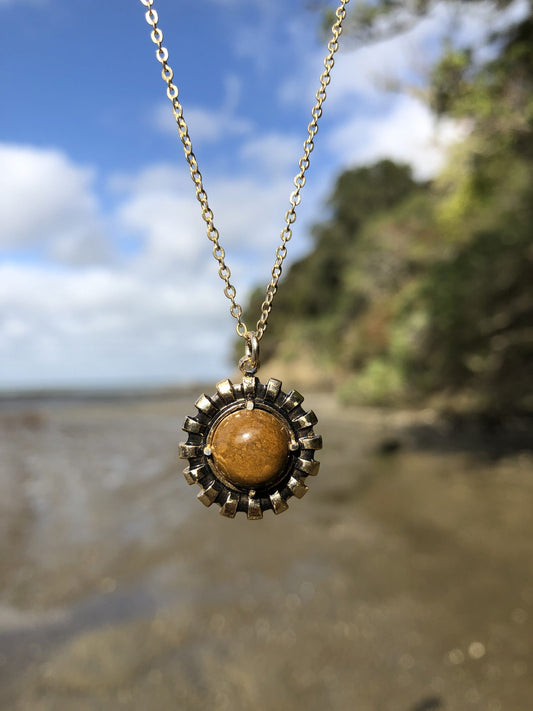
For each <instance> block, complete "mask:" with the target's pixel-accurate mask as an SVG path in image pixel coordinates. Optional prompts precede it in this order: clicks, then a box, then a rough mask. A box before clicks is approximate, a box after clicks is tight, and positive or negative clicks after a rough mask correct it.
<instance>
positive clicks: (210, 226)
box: [141, 0, 350, 341]
mask: <svg viewBox="0 0 533 711" xmlns="http://www.w3.org/2000/svg"><path fill="white" fill-rule="evenodd" d="M141 2H142V4H143V5H144V6H145V7H147V8H148V10H147V12H146V15H145V17H146V22H147V23H148V24H149V25H150V26H151V27H152V32H151V35H150V36H151V39H152V42H153V43H154V44H155V45H156V46H157V49H156V52H155V56H156V58H157V60H158V62H160V63H161V66H162V69H161V77H162V78H163V81H164V82H165V84H166V85H167V96H168V98H169V100H170V102H171V103H172V112H173V114H174V118H175V119H176V124H177V126H178V132H179V137H180V139H181V142H182V144H183V150H184V152H185V158H186V159H187V163H188V164H189V170H190V172H191V178H192V180H193V182H194V185H195V187H196V197H197V199H198V202H199V203H200V206H201V208H202V217H203V219H204V222H205V223H206V225H207V237H208V238H209V239H210V240H211V242H212V243H213V250H212V251H213V257H214V258H215V259H216V261H217V262H218V275H219V276H220V278H221V279H222V281H223V282H224V284H225V286H224V294H225V295H226V297H227V298H228V299H229V301H230V302H231V306H230V313H231V315H232V316H233V318H235V319H236V321H237V326H236V330H237V333H238V334H239V336H242V338H245V339H246V340H247V341H249V340H250V332H249V331H248V328H247V327H246V324H245V323H244V322H243V320H242V306H241V305H240V304H239V303H238V302H237V300H236V296H237V293H236V291H235V287H234V286H233V284H232V283H231V281H230V277H231V271H230V269H229V267H228V266H227V264H226V262H225V256H226V253H225V252H224V249H223V247H222V245H221V244H220V235H219V232H218V230H217V228H216V227H215V224H214V222H213V212H212V210H211V208H210V207H209V203H208V201H207V193H206V191H205V189H204V185H203V181H202V174H201V173H200V170H199V168H198V162H197V160H196V156H195V155H194V152H193V149H192V143H191V139H190V137H189V129H188V126H187V123H186V122H185V119H184V117H183V108H182V106H181V103H180V101H179V99H178V87H177V86H176V85H175V84H174V83H173V81H172V80H173V78H174V71H173V70H172V68H171V66H170V65H169V63H168V50H167V49H166V47H164V46H163V32H162V31H161V29H160V28H159V26H158V22H159V16H158V14H157V11H156V10H155V9H154V0H141ZM349 2H350V0H341V2H340V4H339V7H338V8H337V10H336V12H335V15H336V18H337V19H336V21H335V23H334V24H333V27H332V28H331V32H332V37H331V39H330V41H329V42H328V54H327V56H326V58H325V59H324V71H323V72H322V74H321V75H320V88H319V89H318V91H317V92H316V95H315V96H316V103H315V105H314V106H313V109H312V111H311V116H312V120H311V123H310V124H309V126H308V127H307V138H306V139H305V141H304V152H303V155H302V157H301V158H300V160H299V162H298V167H299V169H300V170H299V172H298V174H297V175H296V177H295V178H294V187H295V190H294V191H293V192H292V193H291V195H290V198H289V203H290V208H289V209H288V210H287V212H286V213H285V225H284V227H283V229H282V230H281V244H280V245H278V247H277V249H276V259H275V261H274V266H273V267H272V273H271V279H270V283H269V284H268V286H267V290H266V296H265V300H264V301H263V303H262V304H261V317H260V318H259V321H258V322H257V326H256V329H257V330H256V332H255V336H256V338H257V340H258V341H259V340H260V339H261V338H262V336H263V333H264V332H265V329H266V327H267V322H268V316H269V314H270V310H271V309H272V300H273V299H274V296H275V294H276V291H277V290H278V282H279V279H280V277H281V271H282V265H283V261H284V260H285V257H286V256H287V246H286V245H287V242H288V241H289V240H290V239H291V237H292V225H293V224H294V222H295V220H296V207H297V205H299V204H300V200H301V190H302V188H303V186H304V185H305V172H306V170H307V169H308V168H309V163H310V155H311V152H312V150H313V148H314V138H315V135H316V133H317V131H318V120H319V118H320V117H321V115H322V104H323V103H324V101H325V100H326V87H327V86H328V84H329V82H330V80H331V70H332V68H333V65H334V63H335V62H334V55H335V52H336V51H337V50H338V48H339V37H340V34H341V32H342V23H343V21H344V18H345V17H346V5H347V4H348V3H349Z"/></svg>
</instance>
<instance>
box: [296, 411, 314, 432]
mask: <svg viewBox="0 0 533 711" xmlns="http://www.w3.org/2000/svg"><path fill="white" fill-rule="evenodd" d="M317 422H318V419H317V416H316V415H315V413H314V412H313V410H309V412H306V413H305V415H301V416H300V417H297V418H296V419H295V420H293V424H294V425H296V427H299V428H302V429H303V428H304V427H312V426H313V425H316V423H317Z"/></svg>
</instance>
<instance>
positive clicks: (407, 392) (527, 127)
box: [247, 2, 533, 412]
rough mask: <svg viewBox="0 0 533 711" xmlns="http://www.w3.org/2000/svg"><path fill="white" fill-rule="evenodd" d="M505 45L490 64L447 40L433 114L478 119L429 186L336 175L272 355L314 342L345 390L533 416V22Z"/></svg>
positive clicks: (403, 174)
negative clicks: (475, 59)
mask: <svg viewBox="0 0 533 711" xmlns="http://www.w3.org/2000/svg"><path fill="white" fill-rule="evenodd" d="M420 5H424V6H427V5H428V3H421V4H420ZM373 7H374V10H376V12H378V13H379V12H382V13H383V12H387V13H390V12H395V11H396V10H397V9H398V3H395V2H390V3H377V5H375V6H373ZM411 9H412V10H413V7H411ZM374 10H372V9H370V10H369V12H370V15H372V13H373V12H374ZM414 11H415V10H413V12H414ZM415 14H416V13H415ZM370 15H369V18H370ZM368 21H369V23H370V24H371V22H375V17H374V19H372V18H370V19H369V20H368ZM499 42H500V50H499V53H498V55H497V56H496V58H495V59H493V60H491V61H490V62H488V63H486V64H485V65H482V66H475V65H474V63H473V61H472V55H471V53H470V52H468V51H460V52H459V51H457V50H455V49H453V48H451V47H450V48H448V49H447V50H446V51H445V53H444V55H443V56H442V58H441V60H440V61H439V63H438V64H437V65H436V66H435V68H434V70H433V72H432V85H431V91H430V95H429V101H430V103H431V105H432V106H433V108H434V110H435V111H436V112H438V113H441V114H447V115H449V116H452V117H454V118H455V119H457V120H459V121H463V122H465V126H466V127H467V128H468V131H467V134H466V137H465V139H464V140H463V141H462V142H461V143H460V144H459V145H458V146H457V148H456V149H455V151H454V153H453V155H452V156H451V160H450V164H449V166H448V167H447V168H446V170H445V171H443V173H442V175H441V176H439V178H438V179H437V180H436V181H435V182H434V183H433V184H420V183H417V182H416V181H415V180H414V179H413V177H412V175H411V172H410V169H409V168H408V167H407V166H401V165H396V164H394V163H393V162H391V161H380V162H379V163H377V164H375V165H373V166H366V167H360V168H355V169H352V170H348V171H346V172H345V173H343V174H342V175H341V176H339V178H338V180H337V182H336V184H335V186H334V188H333V191H332V194H331V197H330V200H329V203H328V216H327V219H325V220H324V221H323V222H322V223H320V224H319V225H316V226H315V228H314V229H313V232H312V236H313V242H314V247H313V250H312V251H311V252H310V253H309V254H308V255H307V256H306V257H304V258H303V259H302V260H300V261H299V262H297V263H295V264H293V266H292V267H291V268H290V270H289V272H288V274H287V277H286V278H285V279H282V282H281V284H280V290H279V294H278V295H277V297H276V303H275V308H274V310H273V312H272V315H271V318H270V322H269V329H268V330H267V332H266V335H265V338H264V340H263V344H264V347H263V354H264V355H265V356H267V357H268V356H271V355H274V354H276V353H277V354H280V351H279V349H278V344H279V343H287V342H290V343H291V348H287V347H284V352H285V353H288V352H293V353H298V352H299V350H300V349H302V348H303V349H305V351H306V352H312V353H314V354H315V356H316V359H317V362H318V363H319V367H320V368H321V369H326V370H327V371H328V372H329V373H330V374H333V377H334V379H335V381H336V382H337V384H338V388H339V393H340V395H341V397H342V398H343V399H345V400H348V401H357V402H363V403H373V404H395V403H398V402H406V401H409V402H412V401H414V400H417V399H426V398H428V397H438V398H439V400H440V401H443V400H445V399H447V401H450V398H451V401H452V402H453V398H457V397H458V396H460V397H461V402H463V403H464V402H466V401H467V402H468V403H469V406H470V407H472V408H477V409H483V410H485V411H487V410H491V411H495V410H496V411H499V412H516V411H525V410H527V411H530V412H531V411H533V378H532V377H531V371H532V364H533V286H532V285H533V239H532V231H533V229H532V225H533V183H532V178H533V19H532V18H531V17H528V18H527V19H526V20H525V21H524V22H522V23H521V24H520V25H518V26H516V27H514V28H512V29H511V30H510V31H509V32H508V33H507V35H506V36H504V37H499ZM262 298H263V289H262V288H261V289H258V291H257V292H256V293H254V295H253V296H252V299H251V302H250V309H249V313H248V314H247V321H248V322H249V321H253V318H254V317H255V315H256V314H257V313H258V312H259V304H260V301H261V299H262ZM250 315H252V317H251V318H250ZM465 395H467V397H466V396H465Z"/></svg>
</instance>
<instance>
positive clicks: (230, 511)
mask: <svg viewBox="0 0 533 711" xmlns="http://www.w3.org/2000/svg"><path fill="white" fill-rule="evenodd" d="M238 504H239V497H238V496H237V494H234V493H232V492H231V491H230V492H229V493H228V495H227V497H226V501H224V503H223V504H222V506H221V507H220V515H221V516H227V517H228V518H235V514H236V513H237V506H238Z"/></svg>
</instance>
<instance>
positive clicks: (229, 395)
mask: <svg viewBox="0 0 533 711" xmlns="http://www.w3.org/2000/svg"><path fill="white" fill-rule="evenodd" d="M217 392H218V394H219V395H220V397H221V398H222V399H223V400H224V402H225V403H228V402H233V400H235V393H234V391H233V383H232V382H231V380H229V378H226V380H221V381H220V383H217Z"/></svg>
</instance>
